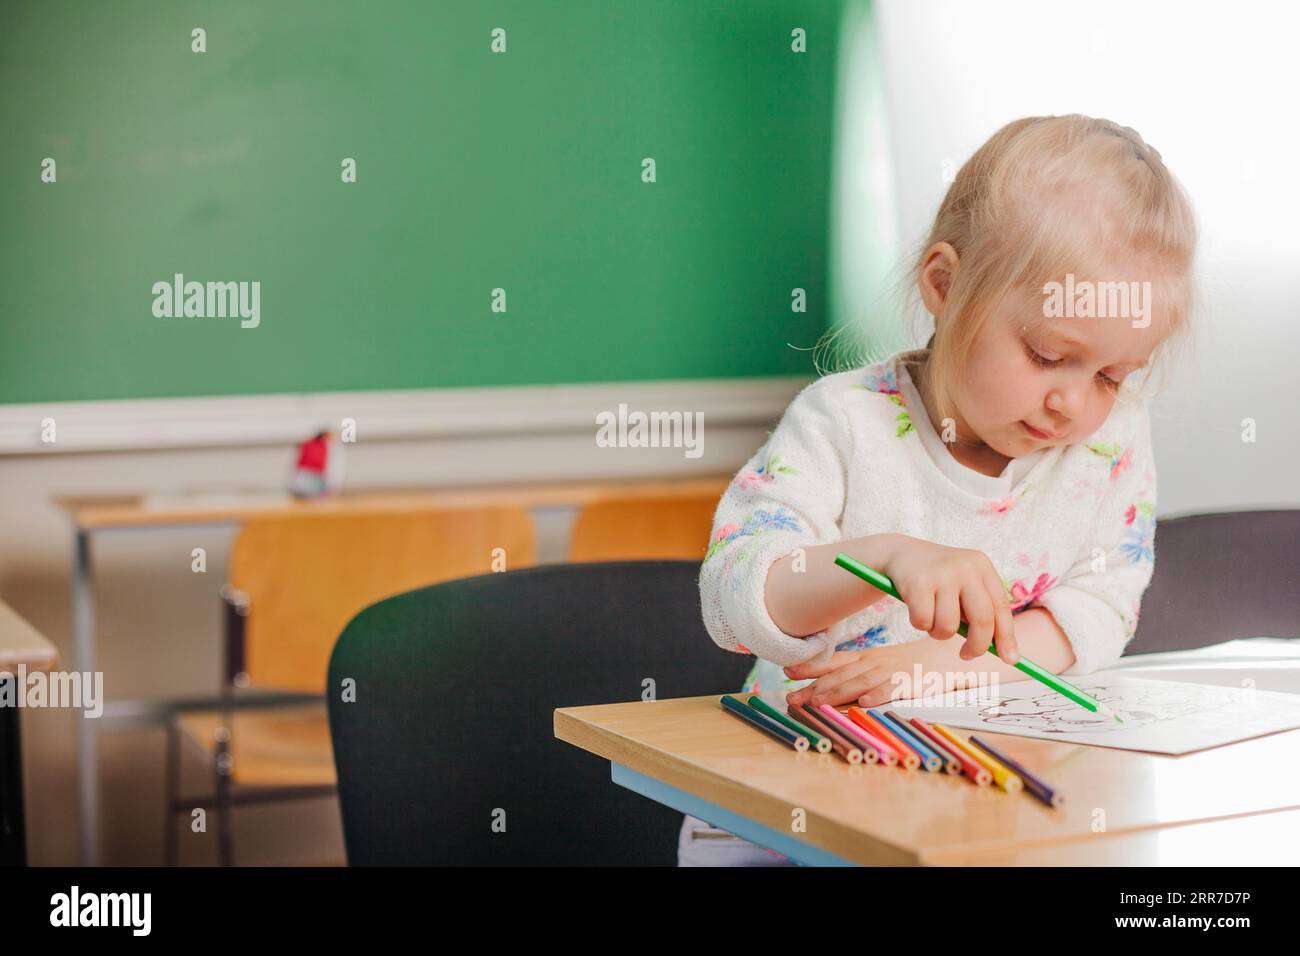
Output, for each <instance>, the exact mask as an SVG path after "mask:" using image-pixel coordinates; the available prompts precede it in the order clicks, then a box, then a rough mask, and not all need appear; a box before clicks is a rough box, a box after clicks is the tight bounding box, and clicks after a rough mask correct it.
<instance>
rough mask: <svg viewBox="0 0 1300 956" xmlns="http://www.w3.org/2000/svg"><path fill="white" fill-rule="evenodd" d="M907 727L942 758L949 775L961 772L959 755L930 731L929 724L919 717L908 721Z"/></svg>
mask: <svg viewBox="0 0 1300 956" xmlns="http://www.w3.org/2000/svg"><path fill="white" fill-rule="evenodd" d="M908 726H909V727H911V728H912V729H913V730H914V731H916V734H917V736H918V737H920V738H921V739H922V740H924V741H925V742H926V743H928V744H929V745H930V746H931V747H933V748H934V751H935V753H937V754H939V755H941V756H942V757H943V758H944V761H945V765H946V766H947V768H948V772H949V773H961V772H962V766H961V754H959V753H957V752H955V751H954V750H953V749H952V747H951V746H949V745H948V742H947V741H946V740H944V739H943V738H942V737H940V736H939V735H938V734H936V733H935V732H934V731H933V730H931V729H930V725H929V724H927V723H926V722H925V721H923V720H921V718H920V717H913V718H912V719H911V720H909V721H908ZM976 766H978V764H977V765H976Z"/></svg>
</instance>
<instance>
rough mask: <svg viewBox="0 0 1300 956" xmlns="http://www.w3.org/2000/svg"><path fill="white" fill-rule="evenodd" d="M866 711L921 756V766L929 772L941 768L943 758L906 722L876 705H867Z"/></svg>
mask: <svg viewBox="0 0 1300 956" xmlns="http://www.w3.org/2000/svg"><path fill="white" fill-rule="evenodd" d="M867 713H869V714H871V716H873V717H875V718H876V720H878V721H880V722H881V723H882V724H884V725H885V726H886V727H888V728H889V729H890V730H892V731H893V732H894V736H895V737H897V738H898V739H899V740H901V741H902V742H903V743H905V744H907V745H908V746H909V747H911V748H912V749H913V750H915V751H916V752H917V754H918V755H920V757H921V766H922V767H924V768H925V769H926V770H928V771H929V772H930V773H938V772H940V771H942V770H943V758H942V757H940V756H939V755H938V754H937V753H935V752H934V750H933V749H932V748H931V747H928V746H926V743H925V741H923V740H919V739H917V736H916V734H914V733H912V731H911V728H909V727H908V726H907V724H905V723H903V722H902V721H901V720H898V719H897V718H895V717H890V716H889V714H890V713H892V711H883V710H881V709H880V708H878V707H868V708H867Z"/></svg>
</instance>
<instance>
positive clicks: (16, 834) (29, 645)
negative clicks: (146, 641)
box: [0, 601, 59, 866]
mask: <svg viewBox="0 0 1300 956" xmlns="http://www.w3.org/2000/svg"><path fill="white" fill-rule="evenodd" d="M58 662H59V655H58V652H57V651H55V649H54V645H53V644H51V643H50V642H49V641H47V640H46V639H45V638H44V637H42V636H41V635H40V634H39V633H37V631H36V628H34V627H32V626H31V625H30V624H28V623H27V622H26V621H25V620H23V619H22V618H21V617H19V616H18V615H17V614H16V613H14V611H13V609H12V608H10V607H9V605H7V604H5V603H4V602H3V601H0V674H12V675H18V674H19V673H20V670H19V669H20V668H24V669H25V670H27V671H48V670H52V669H53V668H54V667H55V666H56V665H57V664H58ZM3 679H4V680H13V679H16V676H15V677H14V678H3ZM17 690H18V692H19V693H21V692H22V688H21V687H18V688H17ZM21 713H22V711H21V709H20V708H18V707H0V866H26V865H27V830H26V825H25V821H24V817H23V755H22V728H21V727H20V726H19V720H18V717H19V714H21Z"/></svg>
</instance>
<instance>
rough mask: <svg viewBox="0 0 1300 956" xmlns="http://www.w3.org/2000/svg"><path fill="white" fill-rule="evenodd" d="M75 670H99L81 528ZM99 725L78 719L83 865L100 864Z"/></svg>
mask: <svg viewBox="0 0 1300 956" xmlns="http://www.w3.org/2000/svg"><path fill="white" fill-rule="evenodd" d="M72 669H73V670H74V671H77V672H79V673H81V674H93V673H94V671H95V608H94V604H93V600H92V597H91V593H90V536H89V534H88V533H87V532H86V531H83V530H82V529H80V528H78V529H77V537H76V548H75V555H74V557H73V562H72ZM96 730H97V722H96V721H95V720H94V719H92V718H90V717H87V716H86V715H85V712H84V711H83V712H82V713H80V714H78V716H77V810H78V812H79V815H80V817H81V865H82V866H96V865H97V864H98V863H99V760H98V753H97V750H98V740H97V739H96V738H95V731H96Z"/></svg>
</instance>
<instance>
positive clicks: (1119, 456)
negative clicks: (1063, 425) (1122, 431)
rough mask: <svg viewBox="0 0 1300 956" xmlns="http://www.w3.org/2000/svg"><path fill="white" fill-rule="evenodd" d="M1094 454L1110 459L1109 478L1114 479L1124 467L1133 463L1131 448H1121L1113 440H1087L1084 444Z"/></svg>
mask: <svg viewBox="0 0 1300 956" xmlns="http://www.w3.org/2000/svg"><path fill="white" fill-rule="evenodd" d="M1084 447H1085V448H1087V449H1088V451H1090V452H1092V453H1093V454H1094V455H1101V457H1103V458H1106V459H1108V460H1109V461H1110V480H1111V481H1114V480H1115V479H1116V478H1118V477H1119V476H1120V473H1121V472H1123V471H1124V469H1125V468H1129V467H1131V466H1132V464H1133V449H1131V448H1121V447H1120V446H1119V445H1117V444H1115V443H1114V442H1087V443H1085V445H1084Z"/></svg>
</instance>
